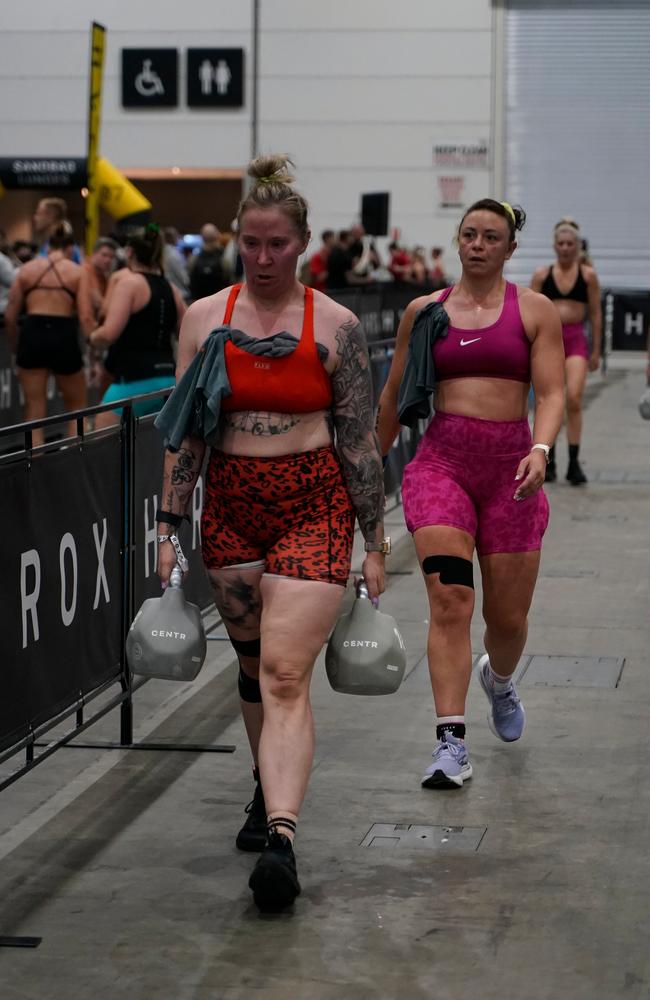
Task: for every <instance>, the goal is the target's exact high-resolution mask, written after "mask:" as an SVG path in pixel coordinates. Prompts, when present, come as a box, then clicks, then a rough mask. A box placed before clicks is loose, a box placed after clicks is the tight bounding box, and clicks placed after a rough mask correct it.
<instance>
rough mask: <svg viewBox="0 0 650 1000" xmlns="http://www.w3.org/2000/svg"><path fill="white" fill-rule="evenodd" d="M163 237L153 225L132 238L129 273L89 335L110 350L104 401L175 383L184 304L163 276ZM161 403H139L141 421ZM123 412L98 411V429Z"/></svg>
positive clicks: (96, 345)
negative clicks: (176, 337)
mask: <svg viewBox="0 0 650 1000" xmlns="http://www.w3.org/2000/svg"><path fill="white" fill-rule="evenodd" d="M163 247H164V243H163V239H162V236H161V233H160V230H159V228H158V226H156V225H155V224H154V223H150V224H149V225H148V226H147V227H146V228H145V229H143V230H139V231H137V232H135V233H133V234H131V235H130V236H129V238H128V240H127V244H126V257H127V261H128V265H129V272H128V273H126V274H125V275H124V276H123V277H122V276H121V275H120V278H119V281H117V282H116V283H115V285H114V287H113V288H112V289H111V294H110V296H108V297H107V300H106V315H105V318H104V322H103V323H102V324H101V326H98V327H97V329H96V330H93V332H92V333H91V334H90V338H89V339H90V343H91V345H92V347H93V348H95V349H96V350H107V353H106V357H105V359H104V368H105V369H106V372H107V373H108V375H109V377H110V378H112V380H113V381H112V384H111V385H109V387H108V388H107V389H106V391H105V393H104V395H103V397H102V403H112V402H114V401H116V400H118V399H128V398H130V397H132V396H139V395H143V394H144V393H147V392H156V391H157V390H158V389H166V388H168V387H169V386H173V384H174V369H175V367H176V363H175V360H174V349H173V341H172V338H173V337H174V335H175V334H177V333H178V331H179V329H180V324H181V320H182V318H183V316H184V314H185V303H184V302H183V299H182V297H181V294H180V292H179V291H178V289H177V288H174V286H173V285H171V284H170V283H169V282H168V281H167V279H166V278H164V277H163V276H162V273H161V272H162V259H163ZM162 403H163V401H162V400H161V399H152V400H145V401H144V402H142V403H136V405H135V407H134V412H135V414H136V416H139V417H142V416H146V415H147V414H149V413H157V412H158V410H159V409H160V408H161V406H162ZM121 412H122V411H121V410H120V409H115V410H110V411H108V412H106V413H100V414H98V415H97V417H96V418H95V429H96V430H100V429H102V428H104V427H110V426H112V425H113V424H116V423H118V422H119V415H120V413H121Z"/></svg>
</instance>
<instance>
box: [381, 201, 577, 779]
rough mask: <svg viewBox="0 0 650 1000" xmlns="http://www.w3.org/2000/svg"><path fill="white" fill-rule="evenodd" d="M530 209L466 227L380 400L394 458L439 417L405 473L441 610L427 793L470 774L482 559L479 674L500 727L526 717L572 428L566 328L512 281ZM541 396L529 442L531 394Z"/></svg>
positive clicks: (414, 311)
mask: <svg viewBox="0 0 650 1000" xmlns="http://www.w3.org/2000/svg"><path fill="white" fill-rule="evenodd" d="M524 220H525V215H524V212H523V211H522V210H521V209H519V208H512V207H511V206H510V205H508V204H507V203H506V202H503V203H502V202H498V201H493V200H492V199H491V198H485V199H483V200H481V201H478V202H476V203H475V204H474V205H472V206H471V208H469V209H468V210H467V211H466V212H465V214H464V215H463V218H462V220H461V223H460V226H459V229H458V255H459V258H460V262H461V265H462V273H461V278H460V281H459V283H458V284H457V285H454V286H451V287H450V288H446V289H444V290H443V291H439V292H435V293H434V294H433V295H430V296H423V297H421V298H417V299H415V300H414V301H413V302H411V303H410V304H409V305H408V307H407V309H406V311H405V314H404V316H403V318H402V321H401V323H400V326H399V330H398V333H397V343H396V347H395V354H394V357H393V363H392V367H391V370H390V373H389V376H388V380H387V383H386V386H385V388H384V390H383V392H382V395H381V399H380V409H379V415H378V433H379V441H380V445H381V449H382V454H384V455H385V454H387V453H388V451H389V450H390V447H391V445H392V443H393V441H394V439H395V437H396V435H397V433H398V431H399V426H400V422H401V423H405V424H407V425H409V426H413V425H414V423H415V422H416V421H417V419H418V418H419V417H423V416H425V415H426V414H428V411H429V399H428V396H427V394H426V392H424V391H421V390H420V387H421V386H424V387H425V388H426V389H428V390H433V391H434V409H435V412H434V415H433V418H432V420H431V422H430V423H429V426H428V427H427V430H426V433H425V435H424V437H423V439H422V441H421V442H420V444H419V446H418V450H417V452H416V455H415V458H414V459H413V461H412V462H410V463H409V465H408V466H407V467H406V470H405V472H404V480H403V483H402V498H403V504H404V514H405V518H406V524H407V526H408V528H409V530H410V531H411V533H412V535H413V540H414V542H415V549H416V552H417V555H418V559H419V562H420V565H421V567H422V573H423V576H424V581H425V585H426V589H427V595H428V598H429V606H430V627H429V640H428V657H429V671H430V675H431V685H432V688H433V697H434V702H435V708H436V713H437V716H438V719H437V727H436V736H437V744H436V747H435V749H434V752H433V762H432V763H431V764H430V765H429V767H427V768H426V770H425V772H424V774H423V776H422V781H421V783H422V785H423V787H425V788H440V787H442V788H446V787H452V788H455V787H459V786H462V784H463V781H465V780H467V778H470V777H471V775H472V765H471V763H470V760H469V755H468V752H467V748H466V746H465V699H466V696H467V690H468V687H469V682H470V676H471V669H472V647H471V642H470V623H471V619H472V613H473V610H474V575H473V569H474V568H473V564H472V559H473V555H474V551H475V550H476V552H477V555H478V561H479V565H480V570H481V577H482V583H483V618H484V620H485V624H486V630H485V638H484V643H485V649H486V650H487V655H485V656H483V657H482V659H481V661H480V662H479V666H478V675H479V681H480V684H481V686H482V688H483V690H484V692H485V694H486V696H487V698H488V701H489V704H490V710H489V715H488V722H489V724H490V728H491V729H492V731H493V732H494V733H495V735H496V736H498V737H499V739H501V740H504V741H506V742H512V741H514V740H517V739H519V737H520V736H521V734H522V731H523V728H524V710H523V706H522V705H521V702H520V700H519V697H518V695H517V691H516V689H515V685H514V683H513V680H512V677H513V674H514V671H515V668H516V666H517V664H518V662H519V659H520V657H521V654H522V652H523V649H524V644H525V642H526V636H527V630H528V623H527V616H528V610H529V608H530V604H531V601H532V597H533V591H534V588H535V582H536V580H537V572H538V569H539V561H540V549H541V544H542V536H543V534H544V531H545V529H546V526H547V521H548V503H547V500H546V497H545V496H544V493H543V490H542V484H543V482H544V472H545V469H546V459H547V456H548V452H549V450H550V447H551V445H552V444H553V441H554V440H555V436H556V434H557V432H558V429H559V427H560V424H561V421H562V406H563V356H562V339H561V336H560V323H559V319H558V317H557V313H556V311H555V309H554V308H553V307H552V306H551V304H550V303H549V302H548V301H547V300H546V299H545V298H544V296H542V295H537V294H536V293H534V292H531V291H530V290H529V289H527V288H523V287H521V286H519V285H514V284H511V283H510V282H508V281H506V280H505V278H504V277H503V267H504V264H505V262H506V261H507V260H509V259H510V257H511V256H512V254H513V253H514V251H515V249H516V246H517V243H516V239H515V237H516V232H517V231H518V230H519V229H521V228H522V226H523V224H524ZM531 382H532V384H533V387H534V389H535V402H536V409H535V419H534V428H533V434H532V437H531V432H530V428H529V425H528V419H527V414H528V392H529V387H530V383H531Z"/></svg>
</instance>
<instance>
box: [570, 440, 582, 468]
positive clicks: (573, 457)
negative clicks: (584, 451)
mask: <svg viewBox="0 0 650 1000" xmlns="http://www.w3.org/2000/svg"><path fill="white" fill-rule="evenodd" d="M579 451H580V445H579V444H570V445H569V463H570V464H571V465H575V463H576V462H577V461H578V452H579Z"/></svg>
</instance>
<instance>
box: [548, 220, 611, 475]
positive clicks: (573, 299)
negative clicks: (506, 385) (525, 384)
mask: <svg viewBox="0 0 650 1000" xmlns="http://www.w3.org/2000/svg"><path fill="white" fill-rule="evenodd" d="M554 237H555V242H554V247H555V253H556V255H557V262H556V263H555V264H552V265H551V266H550V267H539V268H537V270H536V271H535V273H534V275H533V278H532V281H531V288H532V289H533V290H534V291H536V292H541V293H542V295H545V296H546V297H547V298H548V299H550V300H551V301H552V302H553V304H554V305H555V307H556V309H557V311H558V314H559V316H560V321H561V323H562V340H563V342H564V356H565V382H566V431H567V439H568V444H569V466H568V469H567V473H566V478H567V480H568V481H569V482H570V483H571V485H572V486H580V485H582V484H583V483H586V482H587V477H586V476H585V474H584V472H583V470H582V467H581V465H580V463H579V461H578V451H579V449H580V439H581V436H582V397H583V394H584V390H585V384H586V381H587V372H588V371H596V369H597V368H598V365H599V364H600V342H601V331H602V317H601V308H600V288H599V286H598V278H597V276H596V272H595V271H594V269H593V267H591V266H589V265H587V264H586V263H583V262H582V260H581V249H582V241H581V239H580V229H579V227H578V224H577V222H574V220H573V219H561V220H560V222H558V224H557V225H556V227H555V230H554ZM587 318H589V324H590V328H591V348H590V346H589V341H588V340H587V336H586V334H585V330H584V322H585V320H586V319H587ZM555 479H557V469H556V465H555V448H553V449H552V450H551V454H550V456H549V463H548V466H547V468H546V482H554V481H555Z"/></svg>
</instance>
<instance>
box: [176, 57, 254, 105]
mask: <svg viewBox="0 0 650 1000" xmlns="http://www.w3.org/2000/svg"><path fill="white" fill-rule="evenodd" d="M187 104H188V107H190V108H241V107H242V106H243V104H244V50H243V49H188V50H187Z"/></svg>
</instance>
